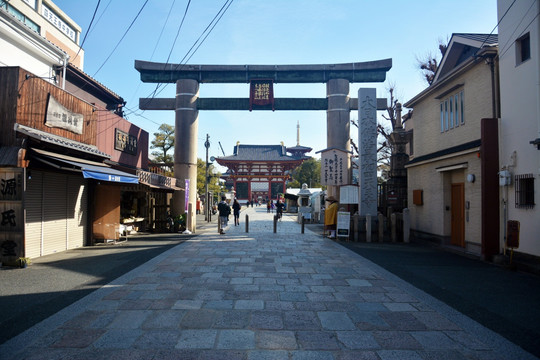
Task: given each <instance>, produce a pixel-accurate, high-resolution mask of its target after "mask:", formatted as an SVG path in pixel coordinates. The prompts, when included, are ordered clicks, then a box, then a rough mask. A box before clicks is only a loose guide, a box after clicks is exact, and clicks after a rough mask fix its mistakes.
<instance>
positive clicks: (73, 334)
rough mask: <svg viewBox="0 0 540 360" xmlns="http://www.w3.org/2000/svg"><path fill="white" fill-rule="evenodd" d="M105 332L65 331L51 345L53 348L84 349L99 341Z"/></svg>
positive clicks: (94, 330) (90, 330) (86, 330)
mask: <svg viewBox="0 0 540 360" xmlns="http://www.w3.org/2000/svg"><path fill="white" fill-rule="evenodd" d="M104 333H105V330H103V329H83V330H66V331H65V332H64V333H63V336H62V337H61V338H60V339H59V340H58V341H56V342H55V343H54V344H52V347H53V348H85V347H88V346H90V345H91V344H93V343H94V341H96V340H97V339H99V338H100V337H101V336H102V335H103V334H104Z"/></svg>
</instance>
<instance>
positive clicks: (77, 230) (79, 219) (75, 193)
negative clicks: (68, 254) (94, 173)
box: [67, 176, 88, 249]
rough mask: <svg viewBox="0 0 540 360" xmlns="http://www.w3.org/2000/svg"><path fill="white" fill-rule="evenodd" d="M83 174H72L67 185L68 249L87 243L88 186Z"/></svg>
mask: <svg viewBox="0 0 540 360" xmlns="http://www.w3.org/2000/svg"><path fill="white" fill-rule="evenodd" d="M86 184H87V182H86V180H85V179H84V178H83V177H82V176H70V177H69V178H68V186H67V192H68V193H67V200H68V202H67V204H68V205H67V238H68V249H74V248H78V247H82V246H83V245H84V243H85V235H86V216H87V211H86V209H87V199H88V190H87V189H88V188H87V186H86Z"/></svg>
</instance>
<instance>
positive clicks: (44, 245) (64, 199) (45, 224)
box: [25, 171, 88, 258]
mask: <svg viewBox="0 0 540 360" xmlns="http://www.w3.org/2000/svg"><path fill="white" fill-rule="evenodd" d="M31 174H32V177H31V179H28V182H27V188H26V198H25V209H26V225H25V242H26V245H25V246H26V256H28V257H31V258H35V257H39V256H43V255H48V254H52V253H55V252H59V251H65V250H68V249H73V248H77V247H81V246H84V244H85V236H86V226H87V219H86V217H87V206H88V187H87V186H86V185H87V182H86V180H85V179H84V178H83V177H82V176H80V175H67V174H61V173H52V172H41V171H32V173H31Z"/></svg>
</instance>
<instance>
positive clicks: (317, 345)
mask: <svg viewBox="0 0 540 360" xmlns="http://www.w3.org/2000/svg"><path fill="white" fill-rule="evenodd" d="M296 337H297V339H298V344H299V346H300V347H301V348H302V349H305V350H338V349H339V348H340V346H339V344H338V342H337V339H336V334H335V333H334V332H331V331H297V332H296Z"/></svg>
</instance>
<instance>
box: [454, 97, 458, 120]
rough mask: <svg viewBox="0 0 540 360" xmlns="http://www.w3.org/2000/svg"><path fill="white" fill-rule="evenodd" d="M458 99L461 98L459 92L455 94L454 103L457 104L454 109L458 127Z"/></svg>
mask: <svg viewBox="0 0 540 360" xmlns="http://www.w3.org/2000/svg"><path fill="white" fill-rule="evenodd" d="M458 99H459V96H458V95H457V94H456V95H454V105H455V107H456V108H455V111H454V114H455V115H454V116H455V118H456V127H458V126H459V112H458V109H459V107H458V103H459V102H458Z"/></svg>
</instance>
